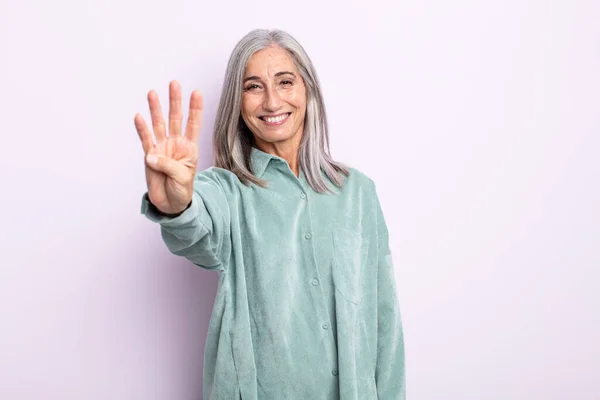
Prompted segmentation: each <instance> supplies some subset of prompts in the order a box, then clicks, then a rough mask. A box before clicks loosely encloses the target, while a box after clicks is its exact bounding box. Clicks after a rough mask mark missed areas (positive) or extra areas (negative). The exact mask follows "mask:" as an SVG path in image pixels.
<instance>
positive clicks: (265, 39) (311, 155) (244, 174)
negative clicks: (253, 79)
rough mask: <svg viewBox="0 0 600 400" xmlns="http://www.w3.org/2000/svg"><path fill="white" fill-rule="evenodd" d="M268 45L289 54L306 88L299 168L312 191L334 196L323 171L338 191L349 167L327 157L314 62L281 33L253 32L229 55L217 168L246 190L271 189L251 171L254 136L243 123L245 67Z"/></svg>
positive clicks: (218, 127)
mask: <svg viewBox="0 0 600 400" xmlns="http://www.w3.org/2000/svg"><path fill="white" fill-rule="evenodd" d="M269 46H278V47H280V48H282V49H284V50H287V51H288V53H289V54H290V55H291V57H292V59H293V60H294V63H295V64H296V68H298V71H299V73H300V75H301V76H302V79H303V80H304V84H305V86H306V89H307V93H306V97H307V98H306V115H305V119H304V130H303V135H302V141H301V143H300V148H299V149H298V165H299V168H300V169H301V170H302V171H303V172H304V176H305V177H306V180H307V182H308V184H309V185H310V186H311V187H312V189H313V190H314V191H316V192H318V193H333V191H332V190H331V189H330V188H329V187H328V186H327V184H326V182H325V180H324V179H323V176H322V174H321V170H322V171H323V173H324V174H325V175H326V176H327V177H328V178H329V180H330V181H331V182H332V183H333V184H334V185H336V186H337V187H339V188H341V187H343V178H342V176H341V174H342V173H343V174H344V175H346V176H349V174H350V171H349V169H348V166H347V165H345V164H343V163H341V162H338V161H334V160H333V159H332V158H331V156H330V154H329V136H328V127H327V117H326V114H325V103H324V102H323V96H322V94H321V88H320V85H319V81H318V79H317V73H316V71H315V68H314V66H313V64H312V61H311V60H310V58H309V57H308V54H306V52H305V51H304V49H303V48H302V46H301V45H300V43H298V42H297V41H296V39H294V38H293V37H292V36H291V35H290V34H288V33H286V32H284V31H282V30H279V29H274V30H267V29H255V30H253V31H251V32H249V33H248V34H246V35H245V36H244V37H243V38H242V39H241V40H240V41H239V42H238V43H237V45H236V46H235V48H234V49H233V52H232V53H231V56H230V58H229V62H228V64H227V69H226V72H225V81H224V84H223V89H222V92H221V99H220V101H219V107H218V110H217V116H216V119H215V126H214V133H213V151H214V161H215V167H219V168H224V169H227V170H230V171H231V172H233V173H234V174H236V175H237V176H238V178H239V179H240V181H242V182H243V183H244V184H245V185H248V184H249V182H252V183H255V184H257V185H259V186H261V187H266V186H268V185H267V181H266V180H263V179H260V178H258V177H256V176H255V175H254V174H253V173H252V171H251V169H250V154H251V150H252V146H253V144H254V136H253V134H252V132H251V131H250V129H249V128H248V127H247V126H246V123H245V122H244V120H243V119H242V116H241V107H242V93H243V80H244V73H245V69H246V64H247V63H248V60H250V57H251V56H252V55H253V54H254V53H256V52H257V51H259V50H262V49H264V48H266V47H269Z"/></svg>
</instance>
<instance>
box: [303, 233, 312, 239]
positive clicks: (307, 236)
mask: <svg viewBox="0 0 600 400" xmlns="http://www.w3.org/2000/svg"><path fill="white" fill-rule="evenodd" d="M311 236H312V235H311V234H310V233H307V234H306V235H304V237H305V238H307V239H310V238H311Z"/></svg>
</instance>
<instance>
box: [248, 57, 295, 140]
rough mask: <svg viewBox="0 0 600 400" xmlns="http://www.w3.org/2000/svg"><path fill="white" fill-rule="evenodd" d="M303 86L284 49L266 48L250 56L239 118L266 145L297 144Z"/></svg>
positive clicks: (292, 62)
mask: <svg viewBox="0 0 600 400" xmlns="http://www.w3.org/2000/svg"><path fill="white" fill-rule="evenodd" d="M305 114H306V87H305V86H304V81H303V80H302V77H301V76H300V74H299V73H298V70H297V69H296V65H295V64H294V61H293V60H292V58H291V56H290V55H289V54H288V52H287V51H286V50H283V49H281V48H279V47H267V48H266V49H263V50H260V51H257V52H256V53H254V54H253V55H252V57H250V60H249V61H248V64H247V65H246V71H245V75H244V90H243V95H242V118H243V119H244V122H245V123H246V125H247V126H248V128H250V131H252V133H253V134H254V136H255V139H257V140H258V141H260V139H262V140H263V141H266V142H270V143H271V142H280V141H284V142H285V141H289V140H291V141H292V142H295V143H300V138H301V137H302V132H303V129H304V116H305Z"/></svg>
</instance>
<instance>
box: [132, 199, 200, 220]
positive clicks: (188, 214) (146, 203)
mask: <svg viewBox="0 0 600 400" xmlns="http://www.w3.org/2000/svg"><path fill="white" fill-rule="evenodd" d="M200 203H202V199H201V198H200V196H198V194H197V193H196V192H194V194H193V196H192V204H191V205H190V206H189V207H188V208H187V210H185V211H184V212H183V213H181V214H180V215H178V216H177V217H174V218H173V217H168V216H165V215H163V214H162V213H161V212H160V211H158V209H157V208H156V206H155V205H154V204H152V202H151V201H150V197H149V196H148V192H146V193H144V195H143V196H142V205H141V209H140V212H141V213H142V214H144V215H145V216H146V218H148V219H149V220H150V221H152V222H156V223H159V224H160V225H162V226H179V225H183V224H186V223H188V222H190V221H192V220H193V219H195V218H196V217H197V216H198V206H199V205H200Z"/></svg>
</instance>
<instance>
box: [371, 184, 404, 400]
mask: <svg viewBox="0 0 600 400" xmlns="http://www.w3.org/2000/svg"><path fill="white" fill-rule="evenodd" d="M375 197H376V213H377V218H376V221H377V238H378V241H377V242H378V251H377V253H378V272H377V363H376V367H375V382H376V386H377V397H378V399H380V400H405V398H406V375H405V365H404V334H403V329H402V322H401V317H400V305H399V301H398V296H397V291H396V280H395V277H394V267H393V262H392V253H391V250H390V247H389V236H388V229H387V226H386V223H385V219H384V216H383V211H382V208H381V204H380V202H379V198H378V197H377V194H376V195H375Z"/></svg>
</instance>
